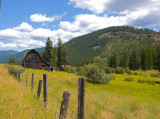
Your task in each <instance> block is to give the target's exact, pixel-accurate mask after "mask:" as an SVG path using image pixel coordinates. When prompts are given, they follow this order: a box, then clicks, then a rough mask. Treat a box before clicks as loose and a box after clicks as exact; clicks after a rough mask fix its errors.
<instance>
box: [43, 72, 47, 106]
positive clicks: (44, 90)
mask: <svg viewBox="0 0 160 119" xmlns="http://www.w3.org/2000/svg"><path fill="white" fill-rule="evenodd" d="M43 98H44V106H45V107H47V74H43Z"/></svg>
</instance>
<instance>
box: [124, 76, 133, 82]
mask: <svg viewBox="0 0 160 119" xmlns="http://www.w3.org/2000/svg"><path fill="white" fill-rule="evenodd" d="M124 81H128V82H131V81H134V80H133V77H132V78H129V77H128V78H125V79H124Z"/></svg>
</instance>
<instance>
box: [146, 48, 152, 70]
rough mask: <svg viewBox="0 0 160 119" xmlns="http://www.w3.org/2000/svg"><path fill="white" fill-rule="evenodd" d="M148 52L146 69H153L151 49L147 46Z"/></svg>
mask: <svg viewBox="0 0 160 119" xmlns="http://www.w3.org/2000/svg"><path fill="white" fill-rule="evenodd" d="M147 51H148V52H147V53H148V69H149V70H151V69H153V55H152V51H151V48H148V50H147Z"/></svg>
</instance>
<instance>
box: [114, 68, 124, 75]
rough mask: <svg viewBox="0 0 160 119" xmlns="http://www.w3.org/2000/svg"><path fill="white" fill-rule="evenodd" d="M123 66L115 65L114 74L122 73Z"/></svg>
mask: <svg viewBox="0 0 160 119" xmlns="http://www.w3.org/2000/svg"><path fill="white" fill-rule="evenodd" d="M124 72H125V71H124V68H122V67H117V68H116V69H115V73H116V74H124Z"/></svg>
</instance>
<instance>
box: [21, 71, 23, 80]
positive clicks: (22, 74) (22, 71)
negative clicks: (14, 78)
mask: <svg viewBox="0 0 160 119" xmlns="http://www.w3.org/2000/svg"><path fill="white" fill-rule="evenodd" d="M21 71H22V81H23V69H22V70H21Z"/></svg>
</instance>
